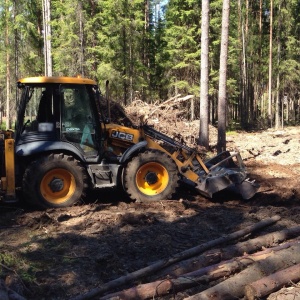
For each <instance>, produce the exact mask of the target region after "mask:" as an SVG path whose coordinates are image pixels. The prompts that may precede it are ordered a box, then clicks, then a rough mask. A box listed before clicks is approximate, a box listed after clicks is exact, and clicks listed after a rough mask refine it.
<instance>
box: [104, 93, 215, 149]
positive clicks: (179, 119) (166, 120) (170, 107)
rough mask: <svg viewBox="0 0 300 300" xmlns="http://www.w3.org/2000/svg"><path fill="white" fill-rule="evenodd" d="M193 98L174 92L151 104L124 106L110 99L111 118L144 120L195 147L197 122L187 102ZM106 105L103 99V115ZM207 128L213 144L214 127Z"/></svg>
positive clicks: (126, 122) (120, 121) (133, 121)
mask: <svg viewBox="0 0 300 300" xmlns="http://www.w3.org/2000/svg"><path fill="white" fill-rule="evenodd" d="M193 97H194V96H193V95H187V96H184V97H182V96H181V95H176V96H175V97H172V98H170V99H168V100H166V101H164V102H154V103H146V102H144V101H142V100H135V101H133V102H132V103H130V105H127V106H126V107H122V106H121V105H120V104H118V103H116V102H114V101H111V103H110V106H111V109H110V111H111V121H112V122H114V123H117V124H121V125H124V126H128V127H133V126H139V125H141V124H142V123H147V124H148V125H151V126H153V127H154V128H155V129H156V130H158V131H160V132H162V133H164V134H166V135H168V136H170V137H172V138H174V139H176V140H180V142H183V143H184V144H186V145H188V146H189V147H192V148H194V147H196V146H197V138H198V136H199V125H200V122H199V119H198V120H194V119H193V118H191V114H190V101H191V100H192V99H193ZM106 107H107V104H106V102H105V101H104V102H103V103H102V105H101V108H102V110H103V111H104V115H105V114H106V113H107V108H106ZM170 124H172V126H170ZM209 131H210V141H211V145H214V144H215V143H216V141H217V129H216V128H215V127H213V126H211V125H210V127H209ZM179 133H180V134H179Z"/></svg>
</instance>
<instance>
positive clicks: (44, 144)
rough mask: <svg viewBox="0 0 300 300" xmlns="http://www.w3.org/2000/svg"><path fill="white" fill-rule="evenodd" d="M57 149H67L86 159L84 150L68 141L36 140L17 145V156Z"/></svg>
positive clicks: (83, 159)
mask: <svg viewBox="0 0 300 300" xmlns="http://www.w3.org/2000/svg"><path fill="white" fill-rule="evenodd" d="M55 150H66V151H69V152H72V153H74V154H75V155H77V156H78V157H79V158H80V160H82V161H85V158H84V156H83V154H82V152H81V151H80V150H79V149H78V148H76V147H75V146H74V145H72V144H70V143H66V142H54V141H36V142H31V143H27V144H20V145H16V155H17V156H30V155H33V154H37V153H42V152H46V151H55Z"/></svg>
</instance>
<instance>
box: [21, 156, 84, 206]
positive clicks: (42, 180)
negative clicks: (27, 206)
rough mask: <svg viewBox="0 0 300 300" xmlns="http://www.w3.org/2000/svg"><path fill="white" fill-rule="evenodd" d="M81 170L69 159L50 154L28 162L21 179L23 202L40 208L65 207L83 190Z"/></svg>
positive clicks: (75, 200) (79, 195) (79, 166)
mask: <svg viewBox="0 0 300 300" xmlns="http://www.w3.org/2000/svg"><path fill="white" fill-rule="evenodd" d="M86 181H87V175H86V171H85V169H84V168H83V167H82V166H81V165H80V163H79V162H78V161H77V160H75V159H74V158H73V157H72V156H68V155H64V154H50V155H49V156H44V157H42V158H39V159H37V160H36V161H34V162H32V163H31V164H30V165H29V166H28V168H27V170H26V171H25V174H24V177H23V194H24V196H25V200H26V201H28V202H30V203H31V204H34V205H38V206H40V207H42V208H49V207H67V206H71V205H73V204H74V203H76V202H77V201H79V200H80V198H81V196H82V195H83V194H84V191H85V188H86V187H87V183H86Z"/></svg>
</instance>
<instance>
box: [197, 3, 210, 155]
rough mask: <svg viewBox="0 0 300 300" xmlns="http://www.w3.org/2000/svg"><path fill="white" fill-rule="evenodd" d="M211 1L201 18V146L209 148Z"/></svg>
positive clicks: (205, 6)
mask: <svg viewBox="0 0 300 300" xmlns="http://www.w3.org/2000/svg"><path fill="white" fill-rule="evenodd" d="M208 33H209V1H202V18H201V80H200V132H199V145H200V146H203V147H205V148H206V149H208V148H209V126H208V124H209V104H208V75H209V71H208V57H209V34H208Z"/></svg>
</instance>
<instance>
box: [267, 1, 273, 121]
mask: <svg viewBox="0 0 300 300" xmlns="http://www.w3.org/2000/svg"><path fill="white" fill-rule="evenodd" d="M272 45H273V0H270V51H269V104H268V119H269V123H270V126H272V57H273V56H272V51H273V47H272Z"/></svg>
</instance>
